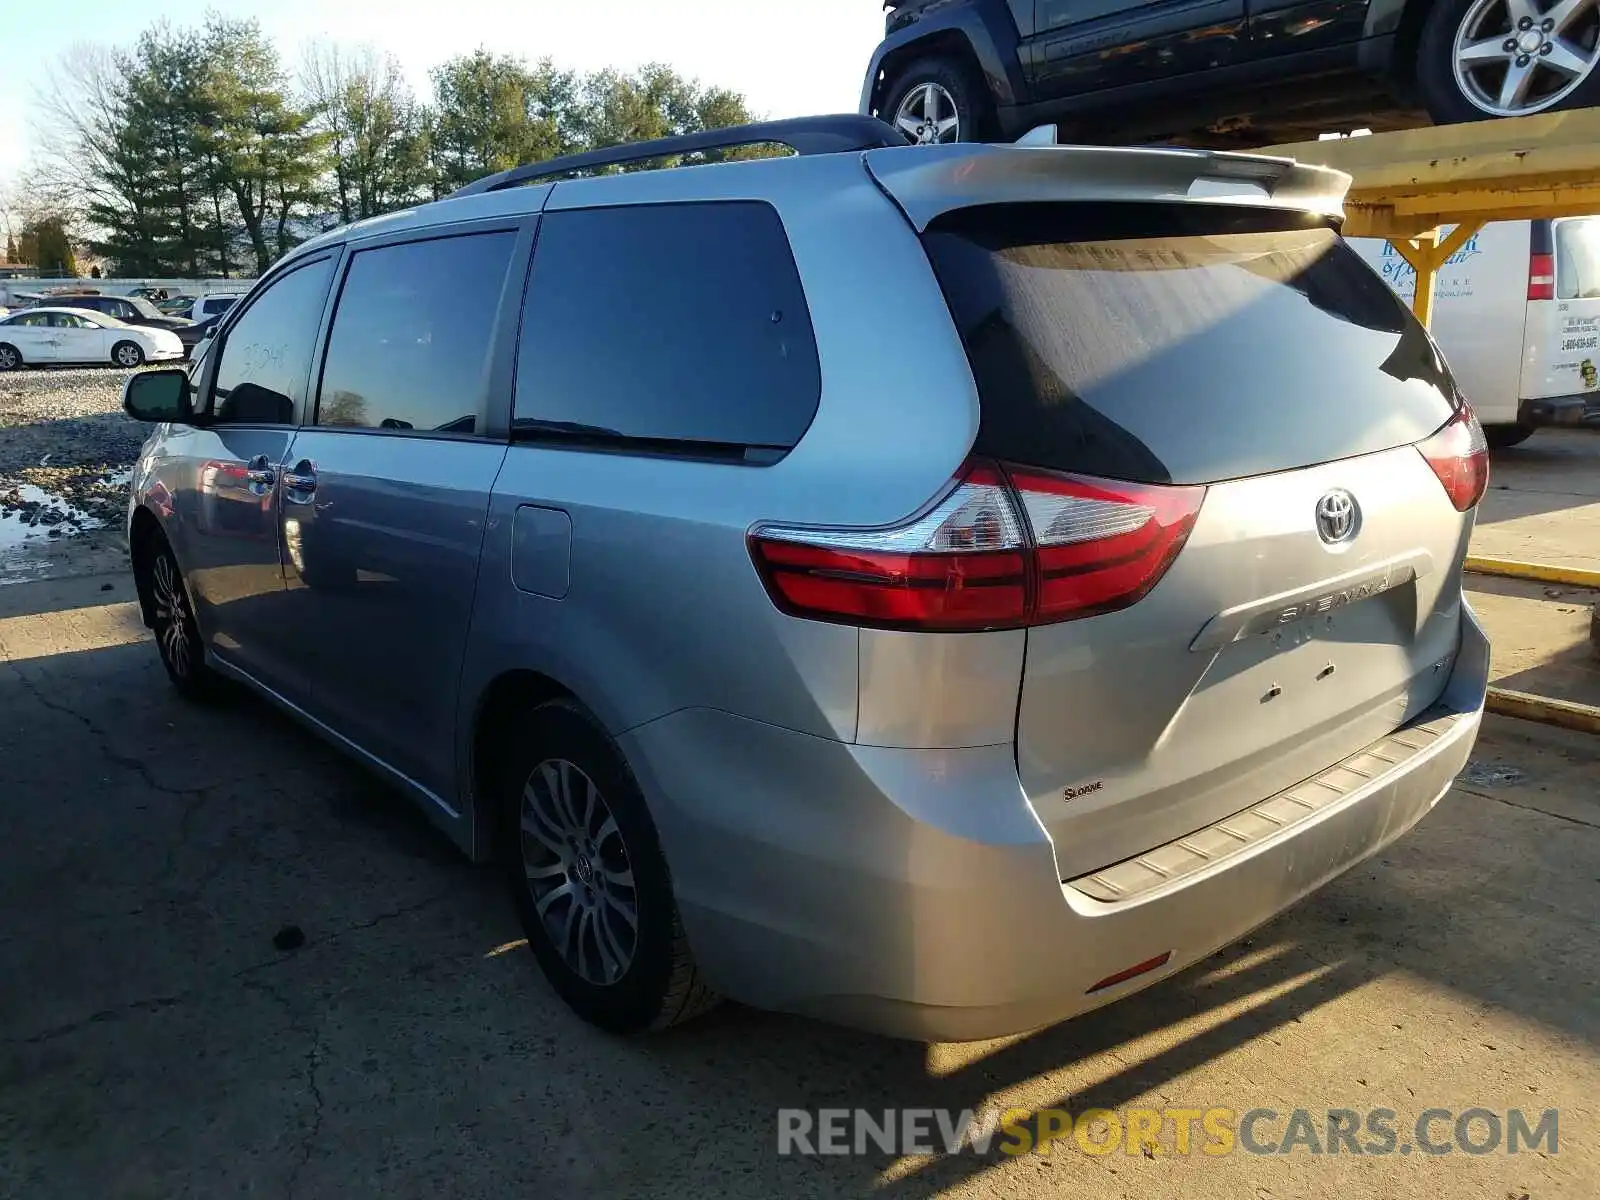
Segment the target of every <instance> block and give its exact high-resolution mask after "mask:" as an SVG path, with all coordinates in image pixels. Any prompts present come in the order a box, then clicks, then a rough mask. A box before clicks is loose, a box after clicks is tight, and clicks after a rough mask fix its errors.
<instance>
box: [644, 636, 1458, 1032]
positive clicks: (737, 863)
mask: <svg viewBox="0 0 1600 1200" xmlns="http://www.w3.org/2000/svg"><path fill="white" fill-rule="evenodd" d="M1463 614H1464V615H1463V619H1462V639H1461V649H1460V652H1459V654H1458V657H1457V661H1456V665H1455V668H1454V671H1453V673H1452V675H1451V678H1450V680H1449V682H1448V683H1447V685H1446V687H1445V691H1444V694H1443V696H1442V697H1441V699H1440V701H1439V703H1438V704H1437V705H1436V706H1435V707H1434V708H1433V709H1431V710H1430V711H1429V712H1428V713H1427V714H1425V715H1424V717H1422V718H1419V719H1418V721H1417V722H1413V723H1412V726H1408V729H1411V728H1416V729H1418V730H1421V731H1422V732H1421V733H1419V734H1417V736H1415V737H1413V738H1412V739H1411V741H1412V742H1414V743H1415V745H1414V746H1413V747H1412V749H1411V750H1410V751H1409V752H1407V753H1406V754H1405V755H1404V756H1399V755H1395V754H1390V755H1389V757H1390V758H1397V757H1403V761H1399V762H1397V763H1396V764H1395V765H1393V766H1392V767H1389V768H1388V769H1372V768H1371V759H1370V758H1369V759H1367V760H1363V761H1364V762H1365V763H1366V767H1367V769H1366V771H1365V773H1364V775H1363V776H1362V777H1361V778H1359V779H1356V780H1354V781H1353V782H1351V783H1349V784H1347V785H1346V786H1344V787H1342V788H1341V789H1340V792H1339V794H1338V795H1337V796H1336V797H1335V798H1333V799H1331V800H1328V801H1326V802H1320V803H1319V804H1318V805H1317V806H1314V807H1313V808H1312V811H1309V812H1307V813H1302V814H1300V815H1298V816H1297V817H1296V818H1295V819H1294V820H1292V821H1286V822H1285V823H1284V824H1283V827H1282V828H1280V829H1277V830H1275V831H1273V830H1268V831H1267V832H1265V833H1259V834H1258V835H1256V836H1253V837H1250V838H1243V839H1240V845H1239V847H1238V848H1237V849H1236V850H1233V851H1231V852H1224V853H1220V854H1215V855H1211V856H1208V861H1207V862H1205V863H1203V864H1201V865H1199V866H1198V867H1197V866H1195V865H1194V864H1189V865H1188V866H1186V867H1185V869H1184V870H1183V871H1181V872H1175V873H1174V875H1173V877H1172V878H1170V879H1168V880H1166V881H1165V882H1157V883H1156V884H1155V885H1154V886H1142V887H1135V888H1131V889H1125V891H1124V893H1123V894H1122V895H1121V897H1120V898H1117V897H1118V892H1117V889H1116V887H1115V886H1109V887H1108V886H1107V884H1106V883H1105V877H1107V876H1108V875H1109V874H1111V873H1112V872H1115V871H1116V870H1117V868H1107V869H1106V870H1105V871H1101V872H1097V873H1096V875H1095V876H1094V877H1086V878H1085V879H1083V880H1075V881H1072V882H1069V883H1065V884H1063V883H1062V882H1061V880H1060V876H1059V875H1058V873H1057V869H1056V856H1055V850H1054V846H1053V845H1052V844H1051V841H1050V839H1049V837H1048V835H1047V834H1046V833H1045V830H1044V828H1043V827H1042V826H1041V825H1040V823H1039V821H1038V818H1037V817H1036V816H1035V815H1034V813H1033V811H1032V809H1031V808H1030V806H1029V805H1028V803H1027V801H1026V799H1025V798H1024V796H1023V794H1022V791H1021V787H1020V784H1019V782H1018V780H1017V775H1016V768H1015V762H1014V751H1013V750H1012V748H1011V747H1010V746H1009V745H1007V746H996V747H981V748H976V749H962V750H889V749H882V748H873V747H863V746H847V745H844V744H842V743H838V742H830V741H826V740H823V739H819V738H813V737H807V736H805V735H802V734H797V733H793V732H790V731H786V730H781V729H777V728H775V727H772V726H768V725H762V724H760V723H758V722H752V721H745V720H741V719H739V718H736V717H732V716H729V715H727V714H723V713H712V712H708V711H705V710H694V711H688V712H680V713H677V714H674V715H672V716H669V717H665V718H662V719H661V720H660V721H656V722H652V723H651V724H649V725H646V726H643V727H641V728H639V729H636V730H633V731H631V732H630V733H629V734H627V735H624V737H623V739H622V741H623V744H624V749H625V751H626V752H627V754H628V757H629V760H630V762H631V763H633V764H634V767H635V770H636V772H637V774H638V776H639V779H640V782H641V784H642V785H643V786H644V788H645V790H646V793H647V794H648V795H649V796H650V799H651V803H652V807H653V810H654V811H655V813H656V815H657V819H658V825H659V826H660V830H661V835H662V841H663V844H664V846H665V848H666V850H667V854H668V857H669V860H670V861H671V864H672V868H673V873H674V881H675V885H676V889H677V892H678V897H679V905H680V908H681V909H682V913H683V918H684V922H685V925H686V928H687V931H688V934H689V937H690V941H691V943H692V944H693V946H694V950H695V955H696V958H697V959H698V960H699V962H700V965H701V966H702V968H703V969H704V970H705V972H706V974H707V975H708V977H709V978H710V980H711V982H712V983H713V984H714V985H715V986H717V987H718V988H719V989H720V990H722V991H723V992H724V993H726V994H728V995H730V996H732V997H734V998H736V999H740V1000H744V1001H746V1002H748V1003H752V1004H756V1005H760V1006H763V1007H771V1008H780V1009H787V1010H791V1011H795V1012H801V1013H807V1014H810V1015H815V1016H819V1017H823V1018H825V1019H829V1020H836V1021H840V1022H843V1023H845V1024H850V1025H856V1026H859V1027H862V1028H867V1029H872V1030H876V1031H879V1032H882V1033H887V1034H890V1035H894V1036H901V1037H910V1038H919V1039H925V1040H971V1039H977V1038H987V1037H997V1036H1001V1035H1004V1034H1009V1033H1016V1032H1020V1031H1023V1030H1026V1029H1032V1028H1036V1027H1038V1026H1041V1025H1045V1024H1049V1023H1051V1022H1054V1021H1059V1020H1062V1019H1064V1018H1067V1017H1071V1016H1075V1015H1077V1014H1079V1013H1082V1012H1085V1011H1088V1010H1089V1009H1092V1008H1096V1007H1098V1006H1100V1005H1102V1004H1104V1003H1107V1002H1108V1001H1111V1000H1114V999H1117V998H1119V997H1121V996H1124V995H1128V994H1130V993H1131V992H1133V991H1137V990H1139V989H1140V988H1143V987H1146V986H1148V985H1149V984H1151V983H1154V982H1156V981H1157V980H1159V979H1162V978H1165V977H1166V976H1169V975H1171V974H1173V973H1175V972H1177V971H1180V970H1182V969H1183V968H1185V967H1187V966H1189V965H1191V964H1193V963H1195V962H1197V961H1199V960H1201V959H1204V958H1205V957H1207V956H1208V955H1210V954H1212V953H1213V952H1214V951H1216V950H1217V949H1218V948H1219V947H1221V946H1223V945H1226V944H1227V943H1229V942H1231V941H1234V940H1236V939H1238V938H1239V937H1242V936H1243V935H1244V934H1246V933H1248V932H1249V931H1250V930H1251V929H1253V928H1255V927H1256V926H1258V925H1260V924H1262V923H1263V922H1265V921H1267V920H1270V919H1271V918H1272V917H1273V916H1275V915H1276V914H1277V913H1279V912H1281V911H1282V910H1283V909H1285V908H1287V907H1288V906H1289V905H1291V904H1293V903H1294V902H1295V901H1297V900H1299V899H1301V898H1302V897H1304V896H1306V895H1307V894H1309V893H1310V892H1312V891H1314V890H1316V889H1317V888H1318V887H1320V886H1321V885H1322V884H1324V883H1326V882H1327V881H1328V880H1330V879H1332V878H1334V877H1335V876H1337V875H1339V874H1340V873H1342V872H1343V871H1345V870H1347V869H1349V868H1350V867H1352V866H1354V865H1355V864H1357V863H1359V862H1361V861H1362V860H1363V859H1365V858H1366V857H1368V856H1369V855H1371V854H1373V853H1375V852H1376V851H1378V850H1380V849H1382V848H1383V847H1384V846H1385V845H1387V844H1388V843H1390V842H1391V841H1393V840H1394V839H1395V838H1397V837H1399V836H1400V835H1401V834H1403V833H1405V832H1406V831H1407V830H1408V829H1410V828H1411V827H1412V826H1413V825H1415V824H1416V823H1417V822H1418V821H1419V820H1420V819H1421V818H1422V817H1423V816H1425V815H1426V814H1427V813H1428V811H1429V810H1430V809H1431V808H1432V807H1433V805H1434V804H1436V803H1437V802H1438V800H1439V799H1440V798H1441V796H1442V795H1443V794H1444V792H1445V791H1446V790H1447V789H1448V788H1449V786H1450V783H1451V781H1452V780H1453V779H1454V777H1455V775H1456V774H1457V773H1458V772H1459V771H1460V770H1461V768H1462V767H1463V765H1464V764H1465V763H1466V760H1467V756H1468V754H1469V753H1470V751H1471V749H1472V745H1473V742H1474V741H1475V739H1476V736H1477V731H1478V727H1479V723H1480V721H1481V719H1482V712H1483V701H1484V694H1485V689H1486V685H1487V678H1488V658H1489V654H1488V643H1487V641H1486V640H1485V638H1484V636H1483V633H1482V631H1481V630H1480V629H1479V627H1478V625H1477V623H1476V621H1475V620H1474V619H1473V617H1472V615H1471V613H1470V611H1468V610H1466V609H1465V607H1464V608H1463ZM1402 732H1403V731H1402ZM1387 741H1388V739H1381V740H1380V742H1378V743H1374V745H1373V746H1372V747H1369V748H1368V750H1367V751H1364V752H1363V753H1364V754H1370V755H1377V756H1379V757H1381V756H1382V755H1383V753H1384V743H1385V742H1387ZM1360 757H1361V756H1360V755H1357V756H1353V759H1352V760H1347V761H1350V762H1353V761H1354V759H1356V758H1360ZM1319 778H1320V777H1319ZM1289 791H1290V792H1293V791H1294V789H1289ZM1284 795H1285V796H1287V795H1288V793H1285V794H1284ZM1274 799H1275V800H1276V799H1277V798H1274ZM1261 808H1263V806H1262V805H1256V806H1253V808H1252V809H1251V810H1248V811H1247V813H1245V814H1239V815H1240V816H1248V815H1249V814H1251V813H1255V812H1256V811H1257V810H1258V809H1261ZM1230 820H1231V819H1230ZM1182 840H1184V841H1189V840H1190V839H1182ZM1174 845H1176V843H1174ZM1168 849H1170V848H1169V847H1161V848H1158V849H1157V850H1156V851H1152V852H1150V853H1148V854H1146V855H1143V856H1141V860H1146V859H1149V860H1155V861H1160V857H1159V856H1160V855H1161V853H1162V852H1163V851H1166V850H1168ZM1091 878H1093V879H1096V880H1099V882H1098V883H1094V882H1091V881H1090V880H1091ZM1114 878H1120V879H1124V880H1126V879H1127V878H1128V875H1127V874H1126V872H1125V871H1124V873H1123V874H1122V875H1118V876H1114ZM1161 955H1169V956H1170V957H1168V958H1167V959H1166V961H1165V963H1164V965H1163V966H1162V967H1160V968H1159V969H1158V970H1155V971H1151V972H1149V973H1146V974H1143V975H1140V976H1138V977H1137V978H1135V979H1130V980H1128V981H1127V982H1124V983H1121V984H1117V985H1114V986H1110V987H1103V988H1099V989H1095V985H1096V984H1097V983H1099V982H1100V981H1102V980H1105V979H1106V978H1108V977H1110V976H1112V975H1114V974H1116V973H1117V972H1120V971H1123V970H1125V969H1126V968H1128V967H1129V966H1131V965H1132V964H1135V963H1142V962H1146V961H1148V960H1150V959H1153V958H1157V957H1159V956H1161Z"/></svg>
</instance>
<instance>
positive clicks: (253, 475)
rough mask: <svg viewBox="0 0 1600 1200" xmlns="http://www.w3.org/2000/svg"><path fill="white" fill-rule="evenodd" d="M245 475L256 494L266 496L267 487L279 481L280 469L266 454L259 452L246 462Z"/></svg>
mask: <svg viewBox="0 0 1600 1200" xmlns="http://www.w3.org/2000/svg"><path fill="white" fill-rule="evenodd" d="M244 477H245V480H246V482H248V483H249V485H250V491H251V492H252V493H253V494H254V495H257V496H264V495H266V494H267V489H268V488H270V487H271V486H272V485H273V484H274V483H276V482H277V481H278V470H277V468H276V467H274V466H273V465H272V462H271V460H270V459H268V458H267V456H266V455H265V454H258V455H256V456H255V457H254V458H252V459H251V460H250V461H249V462H247V463H245V465H244Z"/></svg>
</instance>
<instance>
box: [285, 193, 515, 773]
mask: <svg viewBox="0 0 1600 1200" xmlns="http://www.w3.org/2000/svg"><path fill="white" fill-rule="evenodd" d="M531 238H532V232H531V228H530V229H528V230H527V231H526V232H521V231H519V229H518V228H517V227H516V225H515V224H513V225H511V226H510V227H507V226H506V225H505V224H504V223H501V224H498V225H490V226H487V227H483V228H480V229H477V230H472V231H465V232H461V233H458V234H456V235H453V236H449V237H434V238H428V239H425V240H421V241H403V240H401V241H390V242H386V243H384V244H379V245H369V246H368V247H367V248H364V249H360V250H357V251H355V252H354V253H353V254H351V255H350V257H349V259H348V260H347V261H348V267H347V273H346V275H345V279H344V282H343V285H342V287H341V288H340V289H339V302H338V308H337V310H336V311H335V313H334V316H333V321H332V324H331V326H330V328H329V333H328V347H327V352H326V358H325V362H324V364H323V369H322V375H321V389H320V393H319V396H318V402H317V406H316V411H315V413H314V415H313V418H312V421H311V422H308V426H307V427H306V428H303V429H302V430H301V431H300V433H299V434H298V436H296V438H295V440H294V445H293V447H292V449H291V452H290V454H289V458H288V460H287V462H286V465H285V470H284V473H283V476H282V481H281V482H282V495H283V499H284V507H283V539H284V547H285V554H286V557H287V560H288V564H289V565H288V567H287V575H288V586H289V589H290V593H291V595H293V596H295V597H297V603H296V606H295V607H296V612H297V614H298V616H297V630H296V633H297V636H298V637H299V638H300V641H299V643H298V646H297V650H298V652H299V654H300V655H301V656H302V657H303V658H304V659H305V661H306V664H307V665H306V671H307V672H308V673H310V672H315V676H316V683H315V689H314V691H315V712H316V714H317V715H318V716H319V717H320V718H321V719H322V720H323V721H325V722H326V723H328V724H329V725H331V726H332V727H333V728H334V729H335V730H337V731H338V732H339V733H341V734H342V735H344V736H345V737H348V738H350V739H351V740H353V741H355V742H356V743H358V744H359V745H360V746H361V747H362V748H364V749H366V750H368V751H369V752H371V753H373V754H375V755H377V756H379V757H380V758H382V759H383V760H384V761H385V762H387V763H388V764H389V765H390V766H391V767H393V768H394V769H396V770H398V771H400V772H402V773H403V774H405V775H407V776H408V777H409V778H411V779H412V780H414V781H415V782H417V783H419V784H421V785H422V786H423V787H425V788H426V789H428V790H429V791H430V792H432V793H433V794H434V795H436V796H438V797H440V798H441V799H443V800H444V801H445V803H447V804H453V797H454V795H455V778H456V759H455V731H456V724H455V718H456V699H457V695H458V692H459V689H460V677H461V664H462V659H463V656H464V654H465V651H466V642H467V632H468V628H469V626H470V624H471V620H472V613H473V604H474V599H475V596H476V593H477V586H478V559H479V555H480V552H481V550H482V547H483V539H484V527H485V523H486V521H487V520H488V512H489V498H490V494H491V492H492V490H493V488H494V482H495V478H496V476H497V475H498V474H499V472H500V466H501V464H502V463H503V462H504V460H505V456H506V451H507V436H506V432H505V420H506V418H505V416H504V415H503V414H502V416H501V417H500V419H499V422H498V424H499V428H498V430H494V429H492V428H491V422H490V421H489V419H488V415H487V414H488V412H489V408H488V396H489V394H490V392H491V390H494V391H495V392H496V393H497V394H500V395H502V396H505V395H507V394H508V392H509V366H510V355H511V342H512V339H513V337H514V332H515V324H516V320H517V304H516V299H517V295H516V289H515V282H514V281H517V280H520V279H521V278H522V274H523V272H522V271H520V270H519V271H517V272H515V273H513V272H511V270H510V267H511V264H512V262H513V261H518V262H521V263H524V264H525V263H526V261H527V256H528V252H529V249H530V247H531ZM440 280H449V286H448V287H441V286H440V284H439V281H440ZM502 312H504V313H505V315H504V316H502V315H501V314H502ZM497 354H498V355H499V356H500V358H501V360H502V363H503V365H502V367H501V371H500V378H501V380H502V382H501V383H500V384H499V385H498V386H495V387H493V389H491V375H493V374H494V373H495V372H494V371H493V369H492V364H493V361H494V359H495V357H496V355H497ZM506 404H507V407H509V399H507V400H506Z"/></svg>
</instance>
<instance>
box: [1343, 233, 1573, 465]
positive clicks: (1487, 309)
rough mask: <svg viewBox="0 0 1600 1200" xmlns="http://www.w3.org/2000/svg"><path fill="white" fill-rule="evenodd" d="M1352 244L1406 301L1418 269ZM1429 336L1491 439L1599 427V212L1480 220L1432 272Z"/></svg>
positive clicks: (1368, 244) (1375, 244) (1381, 246)
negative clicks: (1550, 218)
mask: <svg viewBox="0 0 1600 1200" xmlns="http://www.w3.org/2000/svg"><path fill="white" fill-rule="evenodd" d="M1350 244H1351V246H1353V247H1355V249H1356V251H1357V252H1358V253H1360V255H1361V256H1362V257H1363V258H1364V259H1366V260H1367V263H1368V265H1370V266H1371V267H1372V268H1373V269H1374V270H1376V271H1378V272H1379V273H1380V274H1381V275H1382V276H1383V278H1384V280H1385V281H1386V282H1387V283H1388V284H1389V286H1390V287H1391V288H1393V289H1394V290H1395V292H1396V293H1397V294H1398V295H1399V296H1400V297H1401V299H1403V300H1405V301H1407V302H1408V303H1409V302H1410V300H1411V296H1412V293H1413V292H1414V291H1415V288H1416V273H1415V272H1414V271H1412V269H1411V268H1410V266H1408V265H1407V263H1406V260H1405V259H1403V258H1401V257H1400V255H1399V254H1397V253H1396V252H1395V249H1394V247H1393V246H1391V245H1390V244H1389V243H1388V242H1385V241H1381V240H1379V239H1376V238H1352V239H1351V242H1350ZM1433 336H1434V338H1435V339H1436V340H1437V341H1438V343H1439V346H1440V348H1441V349H1442V350H1443V351H1444V355H1445V358H1447V359H1449V361H1450V370H1451V371H1452V373H1454V375H1455V377H1456V381H1457V382H1458V383H1459V384H1460V385H1461V390H1462V391H1463V392H1464V393H1465V394H1466V397H1467V399H1468V400H1469V401H1470V402H1471V403H1472V407H1473V409H1474V411H1476V412H1477V414H1478V420H1479V421H1481V422H1482V423H1483V427H1484V433H1485V435H1486V436H1487V437H1488V439H1489V444H1490V445H1491V446H1515V445H1516V444H1517V443H1518V442H1521V441H1524V440H1526V439H1527V438H1528V437H1529V435H1531V434H1532V433H1533V431H1534V430H1535V429H1537V428H1539V427H1540V426H1543V425H1591V426H1595V425H1600V217H1567V218H1564V219H1560V220H1554V221H1548V220H1541V221H1497V222H1495V223H1493V224H1491V225H1485V226H1484V227H1483V229H1482V230H1481V231H1480V232H1479V233H1478V235H1477V236H1476V237H1473V238H1471V239H1470V240H1468V242H1467V244H1466V245H1465V246H1463V247H1462V248H1461V249H1460V250H1458V251H1457V252H1456V253H1455V254H1453V255H1451V256H1450V260H1449V261H1448V262H1447V263H1446V264H1445V265H1444V266H1443V267H1442V268H1441V269H1440V271H1439V280H1438V284H1437V285H1436V287H1435V291H1434V305H1433Z"/></svg>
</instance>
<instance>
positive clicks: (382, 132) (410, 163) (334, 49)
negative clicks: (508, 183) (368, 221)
mask: <svg viewBox="0 0 1600 1200" xmlns="http://www.w3.org/2000/svg"><path fill="white" fill-rule="evenodd" d="M300 89H301V92H302V95H303V97H304V99H305V102H306V105H307V107H308V108H309V109H310V110H311V111H312V112H313V113H314V114H315V119H316V124H317V127H318V128H319V129H320V130H321V131H322V132H323V133H324V134H325V135H326V137H327V139H328V145H329V149H330V150H331V153H332V174H333V180H332V183H333V187H332V191H333V194H334V195H335V197H336V198H337V200H338V204H339V216H340V218H341V219H342V220H343V221H345V222H349V221H359V220H361V219H362V218H364V217H372V216H377V215H378V214H379V213H384V212H388V211H390V210H392V209H395V208H398V207H401V206H402V205H405V204H408V203H410V202H412V201H413V200H414V199H416V197H417V194H418V193H419V191H421V189H422V185H423V183H424V182H425V178H424V177H425V156H424V152H423V147H422V136H423V121H422V113H421V110H420V108H419V106H418V104H417V101H416V98H415V96H413V94H412V92H411V88H410V86H409V85H408V84H407V83H406V79H405V73H404V72H403V71H402V70H401V67H400V63H399V62H398V60H396V59H395V58H394V56H393V55H389V54H384V53H382V52H380V51H379V50H377V49H376V48H375V47H373V46H365V45H364V46H355V47H341V46H339V45H336V44H334V43H330V42H324V41H318V42H311V43H309V44H307V45H306V47H305V50H304V53H303V55H302V59H301V69H300Z"/></svg>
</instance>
